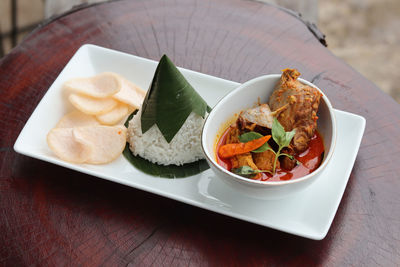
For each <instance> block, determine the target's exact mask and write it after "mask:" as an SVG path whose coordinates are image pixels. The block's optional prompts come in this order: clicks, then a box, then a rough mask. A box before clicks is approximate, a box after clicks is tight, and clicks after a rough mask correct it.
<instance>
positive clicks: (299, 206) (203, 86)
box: [14, 45, 365, 240]
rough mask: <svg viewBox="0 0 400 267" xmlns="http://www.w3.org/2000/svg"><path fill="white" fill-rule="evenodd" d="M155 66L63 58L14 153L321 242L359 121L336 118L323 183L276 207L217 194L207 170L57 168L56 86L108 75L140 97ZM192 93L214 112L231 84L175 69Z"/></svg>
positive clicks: (104, 55)
mask: <svg viewBox="0 0 400 267" xmlns="http://www.w3.org/2000/svg"><path fill="white" fill-rule="evenodd" d="M156 66H157V62H155V61H152V60H148V59H144V58H140V57H136V56H133V55H129V54H125V53H121V52H118V51H114V50H110V49H106V48H102V47H98V46H94V45H84V46H82V47H81V48H80V49H79V50H78V51H77V52H76V53H75V55H74V56H73V57H72V58H71V60H70V61H69V63H68V64H67V65H66V66H65V68H64V70H63V71H62V72H61V73H60V75H59V76H58V77H57V79H56V80H55V81H54V83H53V84H52V85H51V87H50V88H49V90H48V91H47V93H46V94H45V95H44V97H43V99H42V100H41V101H40V103H39V105H38V106H37V107H36V109H35V111H34V112H33V113H32V115H31V117H30V118H29V120H28V122H27V123H26V125H25V127H24V128H23V130H22V132H21V133H20V135H19V137H18V139H17V141H16V143H15V145H14V149H15V151H16V152H18V153H21V154H24V155H27V156H30V157H33V158H37V159H40V160H44V161H47V162H50V163H54V164H57V165H60V166H63V167H66V168H70V169H73V170H76V171H79V172H83V173H87V174H90V175H93V176H96V177H99V178H103V179H107V180H110V181H113V182H117V183H121V184H124V185H127V186H131V187H134V188H138V189H141V190H145V191H148V192H151V193H155V194H158V195H161V196H165V197H168V198H171V199H175V200H178V201H182V202H184V203H187V204H190V205H193V206H197V207H200V208H204V209H207V210H211V211H214V212H218V213H221V214H224V215H227V216H231V217H234V218H238V219H242V220H245V221H249V222H253V223H256V224H260V225H263V226H267V227H270V228H274V229H277V230H280V231H284V232H288V233H292V234H295V235H299V236H303V237H306V238H311V239H316V240H320V239H322V238H324V237H325V235H326V234H327V232H328V230H329V227H330V225H331V223H332V220H333V218H334V216H335V213H336V210H337V208H338V206H339V203H340V200H341V198H342V195H343V192H344V189H345V187H346V184H347V181H348V179H349V177H350V173H351V169H352V168H353V164H354V161H355V159H356V156H357V152H358V149H359V146H360V142H361V138H362V135H363V133H364V128H365V119H364V118H363V117H360V116H358V115H354V114H351V113H347V112H343V111H339V110H336V111H335V115H336V119H337V124H338V125H337V130H338V134H337V144H336V151H335V154H334V155H333V158H332V159H331V162H330V164H329V166H328V167H327V168H326V169H325V170H324V173H323V175H321V177H320V178H319V179H318V180H317V181H315V182H314V183H313V184H312V185H311V186H309V187H308V188H307V189H305V190H304V191H302V192H300V193H297V194H295V195H293V196H291V197H288V198H284V199H281V200H259V199H253V198H250V197H246V196H243V195H240V194H238V193H237V192H235V191H233V190H234V189H231V188H229V187H227V186H225V185H224V184H223V183H222V182H221V181H220V180H219V179H218V178H216V176H215V175H214V173H213V172H212V171H211V170H210V169H209V170H207V171H204V172H203V173H201V174H199V175H195V176H191V177H188V178H182V179H165V178H158V177H153V176H149V175H146V174H144V173H142V172H140V171H139V170H137V169H135V167H133V166H132V165H131V164H130V163H129V162H128V161H127V160H126V159H125V158H124V157H123V156H122V155H121V156H120V157H119V158H118V159H116V160H115V161H114V162H112V163H110V164H106V165H87V164H71V163H68V162H64V161H61V160H59V159H58V158H57V157H55V155H54V154H53V153H52V152H51V150H50V149H49V147H48V146H47V143H46V135H47V133H48V132H49V131H50V130H51V129H52V128H53V127H54V126H55V125H56V124H57V122H58V120H59V119H60V118H61V117H62V116H63V115H64V114H66V113H67V112H68V111H69V110H70V109H71V107H70V106H69V104H68V103H67V101H65V99H64V98H63V95H62V84H63V83H64V82H65V81H67V80H69V79H71V78H75V77H84V76H92V75H95V74H97V73H100V72H104V71H112V72H116V73H119V74H121V75H123V76H125V77H126V78H127V79H129V80H131V81H132V82H134V83H136V84H137V85H139V86H140V87H142V88H144V89H147V88H148V87H149V85H150V83H151V80H152V77H153V74H154V71H155V69H156ZM180 70H181V71H182V73H183V75H184V76H185V77H186V78H187V79H188V81H189V82H190V83H191V84H192V86H193V87H194V88H195V89H196V90H197V91H198V93H199V94H200V95H201V96H202V97H203V98H204V99H205V100H206V101H207V102H208V104H209V105H210V106H214V105H215V104H216V103H217V102H218V100H219V99H221V98H222V97H223V96H224V95H226V94H227V93H228V92H230V91H231V90H233V89H234V88H236V87H237V86H238V85H239V84H238V83H236V82H232V81H227V80H223V79H220V78H216V77H213V76H209V75H205V74H201V73H198V72H194V71H190V70H186V69H182V68H181V69H180Z"/></svg>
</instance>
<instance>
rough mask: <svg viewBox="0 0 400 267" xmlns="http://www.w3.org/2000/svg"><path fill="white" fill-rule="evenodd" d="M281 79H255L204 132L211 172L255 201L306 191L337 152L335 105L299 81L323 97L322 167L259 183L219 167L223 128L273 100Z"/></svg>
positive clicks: (225, 102) (224, 103)
mask: <svg viewBox="0 0 400 267" xmlns="http://www.w3.org/2000/svg"><path fill="white" fill-rule="evenodd" d="M280 76H281V75H279V74H272V75H265V76H261V77H258V78H255V79H252V80H250V81H248V82H245V83H244V84H242V85H241V86H239V87H238V88H236V89H235V90H234V91H232V92H230V93H229V94H227V95H226V96H225V97H224V98H223V99H222V100H221V101H220V102H219V103H218V104H217V105H216V106H215V107H214V108H213V110H212V111H211V112H210V114H209V115H208V117H207V119H206V121H205V123H204V127H203V131H202V136H201V144H202V148H203V151H204V154H205V156H206V159H207V161H208V163H209V165H210V167H211V169H212V170H213V171H214V172H215V173H216V175H217V177H218V178H220V179H221V180H222V181H224V182H225V183H226V184H227V185H229V186H231V187H232V188H233V189H234V190H237V191H239V192H241V193H244V194H246V195H248V196H251V197H255V198H262V199H277V198H282V197H287V196H290V195H292V194H294V193H296V192H298V191H300V190H302V189H305V188H306V187H307V186H308V185H310V184H311V183H312V182H313V181H315V180H316V179H317V178H318V177H319V176H320V175H321V173H322V172H323V170H324V169H325V168H326V166H327V164H328V162H329V160H330V159H331V157H332V154H333V153H334V149H335V142H336V120H335V115H334V112H333V108H332V105H331V103H330V102H329V100H328V98H327V97H326V96H325V94H324V93H323V92H322V91H321V90H320V89H319V88H318V87H317V86H315V85H314V84H312V83H310V82H308V81H305V80H303V79H301V78H299V79H298V80H299V81H300V82H302V83H304V84H307V85H309V86H312V87H315V88H317V89H318V90H319V91H320V92H321V93H322V98H321V101H320V105H319V109H318V114H317V116H318V118H319V119H318V122H317V124H318V131H319V133H320V134H321V135H322V138H323V141H324V148H325V152H324V158H323V160H322V163H321V165H320V166H319V167H318V168H317V169H316V170H315V171H313V172H312V173H310V174H308V175H306V176H303V177H300V178H297V179H293V180H287V181H258V180H252V179H248V178H245V177H242V176H240V175H236V174H234V173H232V172H230V171H228V170H226V169H225V168H223V167H222V166H220V165H219V164H218V163H217V161H216V144H217V138H218V137H217V135H219V136H220V134H221V133H222V131H223V129H222V128H223V127H224V126H226V127H227V126H228V125H229V124H227V122H229V121H232V118H233V116H234V114H239V112H240V111H242V110H245V109H248V108H251V107H254V104H255V103H258V100H260V101H261V103H268V99H269V96H270V95H271V94H272V92H273V91H274V89H275V85H276V84H277V82H278V81H279V78H280Z"/></svg>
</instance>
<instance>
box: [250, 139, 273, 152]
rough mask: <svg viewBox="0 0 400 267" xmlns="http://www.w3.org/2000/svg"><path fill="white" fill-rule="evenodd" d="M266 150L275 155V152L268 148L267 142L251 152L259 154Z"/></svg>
mask: <svg viewBox="0 0 400 267" xmlns="http://www.w3.org/2000/svg"><path fill="white" fill-rule="evenodd" d="M267 150H271V151H272V152H274V153H275V151H274V150H273V149H272V148H271V147H270V146H269V144H268V142H265V143H264V144H263V145H262V146H260V147H259V148H257V149H255V150H252V151H251V152H254V153H261V152H265V151H267Z"/></svg>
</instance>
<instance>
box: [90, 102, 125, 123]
mask: <svg viewBox="0 0 400 267" xmlns="http://www.w3.org/2000/svg"><path fill="white" fill-rule="evenodd" d="M128 113H129V106H128V105H127V104H124V103H118V105H117V106H115V107H114V108H113V109H112V110H110V111H109V112H106V113H103V114H99V115H96V119H97V120H98V121H99V122H101V124H104V125H114V124H116V123H118V122H120V121H121V120H122V118H124V117H125V116H126V115H128Z"/></svg>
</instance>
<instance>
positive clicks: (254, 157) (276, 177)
mask: <svg viewBox="0 0 400 267" xmlns="http://www.w3.org/2000/svg"><path fill="white" fill-rule="evenodd" d="M299 76H300V73H299V72H298V71H297V70H295V69H285V70H283V73H282V75H281V78H280V80H279V82H278V84H277V85H276V88H275V90H274V92H273V93H272V95H271V96H270V97H269V101H268V104H267V103H258V104H257V105H256V106H255V107H253V108H250V109H247V110H244V111H241V112H240V113H239V114H238V116H237V119H236V121H235V122H234V123H233V124H232V125H230V126H229V127H228V128H227V129H224V132H223V134H222V135H221V136H220V138H219V140H218V141H217V146H216V157H217V162H218V164H219V165H221V166H222V167H224V168H226V169H227V170H229V171H231V172H233V173H235V174H238V175H241V176H244V177H247V178H250V179H256V180H262V181H282V180H290V179H296V178H299V177H302V176H305V175H307V174H309V173H311V172H313V171H314V170H315V169H317V168H318V167H319V165H320V164H321V161H322V159H323V155H324V145H323V140H322V136H321V135H320V134H319V133H318V131H317V119H318V117H317V112H318V107H319V102H320V99H321V96H322V95H321V93H320V92H319V91H318V90H317V89H316V88H314V87H311V86H308V85H305V84H303V83H301V82H300V81H298V80H297V78H298V77H299Z"/></svg>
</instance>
